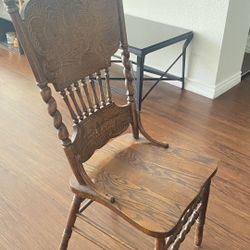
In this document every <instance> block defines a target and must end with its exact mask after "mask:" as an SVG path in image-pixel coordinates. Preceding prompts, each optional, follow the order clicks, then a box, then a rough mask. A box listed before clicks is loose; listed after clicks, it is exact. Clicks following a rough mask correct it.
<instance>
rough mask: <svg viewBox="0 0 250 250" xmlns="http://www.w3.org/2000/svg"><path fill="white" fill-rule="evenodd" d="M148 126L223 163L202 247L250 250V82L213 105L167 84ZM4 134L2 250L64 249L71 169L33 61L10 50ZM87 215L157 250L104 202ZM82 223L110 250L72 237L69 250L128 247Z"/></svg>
mask: <svg viewBox="0 0 250 250" xmlns="http://www.w3.org/2000/svg"><path fill="white" fill-rule="evenodd" d="M147 87H149V86H147ZM67 119H68V118H67V117H66V120H67ZM143 122H144V124H145V127H146V128H147V129H148V131H149V132H151V133H152V134H153V135H154V136H156V137H158V138H161V139H162V140H165V141H168V142H169V143H170V145H171V146H182V147H184V148H187V149H194V150H196V151H199V152H204V153H207V154H211V155H212V156H215V157H218V158H219V159H220V160H221V161H220V163H219V171H218V174H217V176H216V177H215V179H214V182H213V185H212V190H211V191H212V192H211V199H210V204H209V207H208V220H207V224H206V228H205V235H204V244H203V247H202V249H204V250H224V249H225V250H243V249H244V250H248V249H250V78H245V80H244V81H243V82H242V83H241V84H239V85H238V86H236V87H234V88H233V89H232V90H230V91H229V92H227V93H226V94H224V95H223V96H221V97H219V98H218V99H216V100H214V101H212V100H209V99H207V98H204V97H201V96H198V95H195V94H192V93H190V92H187V91H180V89H178V88H176V87H173V86H171V85H166V84H161V86H158V87H157V89H155V90H154V91H153V92H152V94H151V95H150V96H149V98H148V99H147V100H146V101H145V103H144V104H143ZM0 131H1V134H0V135H1V144H0V249H1V250H6V249H21V250H37V249H38V250H39V249H44V250H50V249H57V247H58V244H59V241H60V238H61V234H62V231H63V228H64V225H65V221H66V216H67V213H68V208H69V205H70V203H71V197H72V194H71V192H70V190H69V188H68V185H67V183H68V179H69V177H70V174H71V173H70V169H69V166H68V164H67V161H66V159H65V156H64V153H63V150H62V149H61V146H60V143H59V141H58V140H57V136H56V131H55V130H54V129H53V125H52V120H51V118H50V117H49V115H47V111H46V106H45V104H44V103H43V102H42V101H41V99H40V95H39V91H38V88H37V87H36V86H35V83H34V79H33V76H32V74H31V71H30V68H29V66H28V65H27V62H26V59H25V58H24V57H20V56H18V55H14V54H8V53H7V52H6V51H4V50H0ZM87 215H88V216H91V218H92V219H93V220H95V221H97V222H98V223H100V224H102V225H104V226H105V227H106V228H107V230H108V231H110V232H113V233H114V234H115V235H117V236H121V237H122V238H123V239H124V241H126V242H128V243H129V244H130V245H131V246H132V247H133V248H134V249H139V250H149V249H151V250H152V249H153V239H152V238H150V237H147V236H144V235H143V234H142V233H139V232H138V231H136V230H135V229H133V228H132V227H131V226H130V225H128V224H127V223H125V222H124V221H123V220H122V219H119V218H118V217H117V215H115V214H114V213H112V212H110V211H108V210H107V209H105V208H103V207H101V206H100V205H98V204H93V206H91V207H89V209H88V210H87ZM81 226H82V228H83V229H84V230H85V232H86V234H88V235H93V236H94V237H95V238H96V240H97V242H98V244H99V245H102V246H103V247H100V246H99V247H98V246H96V245H95V244H93V243H92V242H90V241H88V240H85V239H84V238H80V237H78V236H76V235H73V237H72V241H71V243H70V247H69V249H76V250H78V249H82V250H83V249H86V250H98V249H113V250H118V249H128V248H127V247H125V246H123V245H121V244H119V243H117V242H114V241H113V240H110V239H109V238H108V237H107V236H105V235H103V234H102V233H100V232H97V231H96V230H94V229H93V228H91V227H90V226H87V225H84V224H83V225H81ZM192 238H193V231H191V233H190V234H189V236H188V237H187V240H186V242H185V244H183V246H182V247H181V249H183V250H190V249H193V246H192Z"/></svg>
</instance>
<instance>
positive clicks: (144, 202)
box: [4, 0, 216, 250]
mask: <svg viewBox="0 0 250 250" xmlns="http://www.w3.org/2000/svg"><path fill="white" fill-rule="evenodd" d="M4 2H5V4H6V6H7V10H8V12H9V14H10V16H11V18H12V20H13V23H14V26H15V28H16V31H17V34H18V38H19V40H20V41H21V44H22V46H23V48H24V51H25V54H26V56H27V58H28V60H29V62H30V65H31V68H32V70H33V73H34V75H35V78H36V81H37V85H38V87H39V88H40V90H41V95H42V98H43V100H44V101H45V102H46V103H47V104H48V112H49V114H50V115H51V116H52V117H53V122H54V126H55V127H56V129H57V130H58V137H59V139H60V140H61V141H62V145H63V148H64V151H65V153H66V156H67V158H68V161H69V164H70V166H71V168H72V171H73V177H72V179H71V181H70V186H71V189H72V191H73V193H74V198H73V203H72V206H71V210H70V214H69V218H68V221H67V225H66V228H65V230H64V233H63V239H62V242H61V245H60V249H67V246H68V241H69V239H70V237H71V234H72V232H73V231H74V232H77V233H79V234H81V235H84V232H83V231H82V230H81V229H79V228H77V227H76V226H75V225H74V224H75V221H76V219H77V218H79V219H82V220H85V221H88V219H87V218H86V216H84V215H83V214H82V213H83V211H84V210H85V209H86V208H87V207H88V206H89V205H90V204H91V203H92V202H93V201H95V202H98V203H101V204H102V205H104V206H106V207H108V208H109V209H111V210H112V211H114V212H115V213H116V214H118V215H119V216H121V217H122V218H124V219H125V220H126V221H128V222H129V223H130V224H132V225H133V226H135V227H136V228H137V229H139V230H141V231H142V232H144V233H146V234H147V235H150V236H152V237H155V238H156V247H155V249H157V250H160V249H178V248H179V246H180V244H181V242H182V241H183V240H184V238H185V236H186V234H187V233H188V232H189V230H190V228H191V226H192V225H193V224H194V222H195V221H197V230H196V237H195V244H196V245H197V246H200V245H201V241H202V235H203V227H204V223H205V215H206V208H207V202H208V196H209V187H210V182H211V178H212V177H213V176H214V174H215V172H216V163H215V161H214V160H211V159H209V158H207V157H204V156H200V155H198V154H195V153H193V152H191V151H188V150H184V149H180V148H171V147H170V148H168V144H166V143H161V142H158V141H156V140H154V139H152V138H151V137H150V136H149V135H148V134H147V133H146V132H145V130H144V129H143V126H142V124H141V120H140V113H137V112H136V107H135V100H134V89H133V84H132V82H133V77H132V74H131V66H130V62H129V53H128V43H127V36H126V29H125V22H124V13H123V7H122V0H70V1H68V0H42V1H41V0H30V1H28V2H27V3H26V4H25V5H24V6H23V8H22V10H21V15H20V14H19V11H18V8H17V7H16V5H15V0H4ZM119 47H120V48H121V49H122V60H123V65H124V75H125V85H126V88H127V104H126V105H124V106H118V105H116V104H115V103H114V102H113V101H112V96H111V88H110V82H109V67H110V60H111V56H112V55H113V54H114V53H115V52H116V51H117V49H118V48H119ZM49 83H51V84H52V85H53V86H54V88H55V90H56V91H57V92H60V94H61V96H62V97H63V100H64V101H65V103H66V105H67V108H68V110H69V112H70V115H71V117H72V120H73V123H74V124H73V135H72V136H71V137H70V136H69V133H68V129H67V128H66V126H65V124H64V123H63V121H62V116H61V113H60V112H59V110H58V109H57V104H56V101H55V99H54V98H53V97H52V92H51V89H50V87H49V86H48V84H49ZM130 125H131V127H132V134H129V133H127V134H123V132H125V131H126V130H127V129H128V127H129V126H130ZM139 133H140V134H141V135H140V136H139ZM121 134H123V135H121ZM115 137H116V138H115ZM112 138H115V139H112ZM111 139H112V140H111ZM167 148H168V149H167ZM97 149H99V150H97ZM98 228H99V227H98Z"/></svg>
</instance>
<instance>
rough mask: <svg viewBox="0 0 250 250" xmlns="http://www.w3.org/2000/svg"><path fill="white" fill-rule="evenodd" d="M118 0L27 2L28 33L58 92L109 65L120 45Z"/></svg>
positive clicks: (50, 80) (45, 71) (25, 6)
mask: <svg viewBox="0 0 250 250" xmlns="http://www.w3.org/2000/svg"><path fill="white" fill-rule="evenodd" d="M116 2H117V0H95V1H93V0H71V1H68V0H55V1H53V2H51V1H50V0H44V1H39V0H32V1H27V3H26V4H25V5H24V7H23V9H22V18H23V19H24V22H23V23H24V25H25V28H26V30H27V32H28V33H27V36H28V37H29V39H30V41H31V43H32V45H33V48H34V52H35V55H36V57H37V58H38V60H39V62H40V63H41V65H42V71H43V73H44V74H45V75H46V80H47V81H49V82H52V83H53V84H54V86H55V88H56V89H57V90H58V91H59V90H64V89H65V88H67V87H68V85H69V84H71V83H72V82H74V81H77V80H79V79H81V78H84V77H86V76H88V75H91V74H93V73H95V72H96V71H97V70H100V69H104V68H106V67H109V65H110V57H111V56H112V55H113V54H114V53H115V52H116V51H117V49H118V48H119V45H120V30H119V19H118V13H117V3H116ZM48 6H49V7H48ZM83 65H84V67H83Z"/></svg>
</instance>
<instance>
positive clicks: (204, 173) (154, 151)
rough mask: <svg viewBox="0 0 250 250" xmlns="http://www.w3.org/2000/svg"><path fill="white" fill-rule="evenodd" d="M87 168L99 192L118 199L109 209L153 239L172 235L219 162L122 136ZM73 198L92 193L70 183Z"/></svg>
mask: <svg viewBox="0 0 250 250" xmlns="http://www.w3.org/2000/svg"><path fill="white" fill-rule="evenodd" d="M84 166H85V167H84V168H85V170H86V172H87V173H88V175H89V176H90V178H91V179H92V181H93V182H94V183H95V185H96V190H99V191H100V192H102V193H104V194H108V195H111V196H113V197H114V198H115V203H114V204H111V203H110V208H111V209H112V210H114V211H115V212H116V213H119V214H120V215H121V216H122V217H123V218H124V219H126V220H127V221H128V222H130V223H131V224H133V225H134V226H136V227H137V228H138V229H140V230H141V231H143V232H145V233H147V234H148V235H151V236H154V237H166V236H168V235H170V234H171V233H172V231H173V230H174V229H175V227H176V226H177V225H178V222H179V221H180V219H181V218H182V216H183V215H184V213H185V212H186V211H187V210H188V209H189V208H190V206H191V205H192V204H193V203H194V202H195V201H196V200H197V198H198V197H199V194H200V193H201V191H202V189H203V187H204V185H205V184H206V183H207V182H208V181H210V179H211V178H212V176H213V175H214V174H215V172H216V161H214V160H213V159H209V158H207V157H204V156H200V155H198V154H197V153H193V152H191V151H189V150H185V149H180V148H171V147H170V148H169V149H164V148H162V147H159V146H155V145H153V144H151V143H149V142H148V141H146V140H145V139H144V138H140V139H139V140H135V139H134V138H133V136H132V135H131V134H124V135H122V136H120V137H118V138H116V139H114V140H112V141H110V142H109V143H107V144H106V145H105V146H104V147H103V148H101V149H99V150H97V151H96V152H95V154H94V156H93V157H92V158H90V159H89V160H88V161H87V162H85V164H84ZM71 188H72V190H73V192H74V193H76V194H77V195H80V196H82V197H84V198H91V199H93V195H92V191H91V190H90V189H89V188H88V187H87V186H83V185H79V184H78V182H77V181H74V180H72V181H71Z"/></svg>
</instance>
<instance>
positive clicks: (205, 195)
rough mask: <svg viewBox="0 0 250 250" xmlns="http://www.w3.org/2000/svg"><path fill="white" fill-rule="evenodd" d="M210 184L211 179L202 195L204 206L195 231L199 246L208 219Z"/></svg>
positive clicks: (196, 241)
mask: <svg viewBox="0 0 250 250" xmlns="http://www.w3.org/2000/svg"><path fill="white" fill-rule="evenodd" d="M210 184H211V181H209V183H208V184H207V185H206V186H205V188H204V191H203V195H202V200H201V202H202V208H201V211H200V214H199V217H198V219H197V227H196V231H195V240H194V243H195V245H196V246H197V247H199V246H200V245H201V243H202V238H203V230H204V225H205V220H206V212H207V204H208V198H209V192H210Z"/></svg>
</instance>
